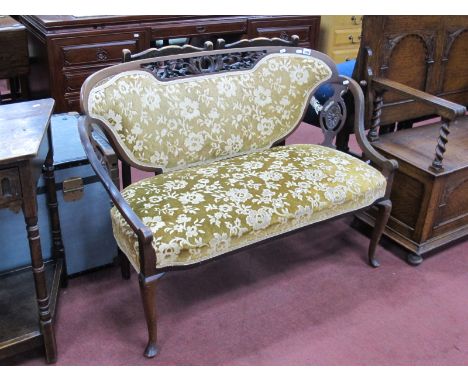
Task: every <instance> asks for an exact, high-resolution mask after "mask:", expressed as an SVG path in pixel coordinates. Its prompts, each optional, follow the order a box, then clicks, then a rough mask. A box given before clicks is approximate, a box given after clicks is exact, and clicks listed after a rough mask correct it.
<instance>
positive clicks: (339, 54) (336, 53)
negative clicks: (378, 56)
mask: <svg viewBox="0 0 468 382" xmlns="http://www.w3.org/2000/svg"><path fill="white" fill-rule="evenodd" d="M358 50H359V47H357V46H356V48H353V49H335V50H332V52H331V54H330V57H331V58H332V60H333V61H335V62H336V63H340V62H345V61H349V60H354V59H355V58H356V57H357V54H358Z"/></svg>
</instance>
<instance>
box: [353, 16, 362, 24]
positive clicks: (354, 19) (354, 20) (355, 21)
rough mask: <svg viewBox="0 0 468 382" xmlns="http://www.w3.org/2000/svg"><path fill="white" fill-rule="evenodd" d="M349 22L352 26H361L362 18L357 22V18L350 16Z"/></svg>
mask: <svg viewBox="0 0 468 382" xmlns="http://www.w3.org/2000/svg"><path fill="white" fill-rule="evenodd" d="M351 22H352V23H353V24H354V25H360V24H362V16H361V17H359V21H358V18H357V17H356V16H351Z"/></svg>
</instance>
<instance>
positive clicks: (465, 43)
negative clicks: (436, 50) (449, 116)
mask: <svg viewBox="0 0 468 382" xmlns="http://www.w3.org/2000/svg"><path fill="white" fill-rule="evenodd" d="M442 62H443V65H444V67H443V76H442V81H443V82H442V84H443V85H442V94H443V95H444V98H446V99H449V100H451V101H454V102H459V103H462V104H467V99H468V70H466V68H467V65H468V29H467V28H461V29H458V30H453V31H448V32H447V35H446V40H445V46H444V52H443V58H442Z"/></svg>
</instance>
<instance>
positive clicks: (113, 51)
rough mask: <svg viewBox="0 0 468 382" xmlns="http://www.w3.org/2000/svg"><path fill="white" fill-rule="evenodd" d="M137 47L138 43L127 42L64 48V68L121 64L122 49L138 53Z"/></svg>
mask: <svg viewBox="0 0 468 382" xmlns="http://www.w3.org/2000/svg"><path fill="white" fill-rule="evenodd" d="M137 46H138V42H137V41H135V40H125V41H113V42H108V43H101V44H90V45H78V46H70V47H64V48H62V52H63V66H64V67H67V66H74V65H89V64H97V63H103V62H107V63H113V62H119V61H121V60H122V49H130V50H131V51H133V52H136V51H137Z"/></svg>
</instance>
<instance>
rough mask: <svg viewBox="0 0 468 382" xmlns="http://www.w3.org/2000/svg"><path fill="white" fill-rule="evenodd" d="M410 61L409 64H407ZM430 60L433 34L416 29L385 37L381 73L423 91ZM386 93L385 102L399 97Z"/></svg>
mask: <svg viewBox="0 0 468 382" xmlns="http://www.w3.org/2000/svg"><path fill="white" fill-rule="evenodd" d="M408 62H411V66H408ZM433 63H434V33H430V32H418V33H404V34H399V35H389V36H385V43H384V50H383V59H382V65H381V67H380V72H381V75H382V76H384V77H387V78H390V79H394V80H398V82H400V83H403V84H405V85H408V86H411V87H413V88H416V89H420V90H426V87H427V82H428V76H429V70H430V67H431V66H432V64H433ZM401 99H402V97H401V96H396V95H394V94H391V93H388V94H386V95H385V97H384V101H385V102H387V103H388V102H395V101H397V100H401Z"/></svg>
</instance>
